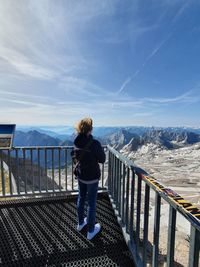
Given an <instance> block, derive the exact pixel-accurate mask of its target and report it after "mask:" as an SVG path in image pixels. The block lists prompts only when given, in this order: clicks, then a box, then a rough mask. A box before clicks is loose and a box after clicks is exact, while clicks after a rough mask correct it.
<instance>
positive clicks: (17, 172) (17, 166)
mask: <svg viewBox="0 0 200 267" xmlns="http://www.w3.org/2000/svg"><path fill="white" fill-rule="evenodd" d="M15 157H16V174H17V177H15V179H17V193H18V195H20V184H19V151H18V149H17V148H15Z"/></svg>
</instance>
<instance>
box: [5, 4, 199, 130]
mask: <svg viewBox="0 0 200 267" xmlns="http://www.w3.org/2000/svg"><path fill="white" fill-rule="evenodd" d="M198 2H199V1H197V0H196V1H195V0H194V1H193V0H191V1H189V0H173V1H172V0H162V1H161V0H147V1H144V0H135V1H134V0H132V1H131V0H130V1H129V0H123V1H122V0H121V1H118V0H98V1H96V0H90V1H87V0H82V1H79V0H77V1H73V0H71V1H70V0H56V1H55V0H49V1H48V0H43V1H39V0H33V1H29V0H18V1H13V0H6V1H4V0H0V113H1V122H2V123H16V124H23V125H73V124H74V123H75V122H76V121H77V120H79V119H80V118H82V117H86V116H90V117H92V118H93V119H94V123H95V125H98V126H99V125H112V126H113V125H116V126H117V125H148V126H152V125H153V126H182V125H185V126H200V121H199V118H200V108H199V105H200V16H199V13H200V4H199V3H198Z"/></svg>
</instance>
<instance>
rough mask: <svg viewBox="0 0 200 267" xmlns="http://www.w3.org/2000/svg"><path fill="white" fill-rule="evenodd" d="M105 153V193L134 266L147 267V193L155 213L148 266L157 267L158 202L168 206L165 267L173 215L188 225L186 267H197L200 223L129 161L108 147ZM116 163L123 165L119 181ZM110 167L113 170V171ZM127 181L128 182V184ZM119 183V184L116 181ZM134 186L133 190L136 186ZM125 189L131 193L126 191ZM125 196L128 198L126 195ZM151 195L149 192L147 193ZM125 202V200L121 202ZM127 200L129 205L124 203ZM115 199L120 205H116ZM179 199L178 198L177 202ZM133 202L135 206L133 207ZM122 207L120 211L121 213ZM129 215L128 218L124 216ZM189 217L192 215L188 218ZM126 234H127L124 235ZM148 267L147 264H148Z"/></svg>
mask: <svg viewBox="0 0 200 267" xmlns="http://www.w3.org/2000/svg"><path fill="white" fill-rule="evenodd" d="M108 151H109V166H110V168H109V173H108V178H109V180H110V182H109V183H108V192H109V196H110V198H111V201H112V205H113V208H114V210H115V214H116V216H117V218H118V222H119V223H120V225H121V227H122V230H123V234H124V237H125V239H126V241H127V243H128V246H129V249H130V251H131V252H132V255H133V258H134V261H135V264H136V266H139V267H140V266H143V267H144V266H147V243H148V228H149V197H150V189H151V191H153V192H154V193H155V213H154V230H153V244H152V252H151V254H152V256H151V266H153V267H158V256H159V233H160V209H161V199H163V200H165V201H166V202H167V203H168V204H169V208H170V210H169V224H168V241H167V245H168V246H167V248H168V251H167V266H168V267H172V266H174V251H175V238H176V232H175V229H176V215H177V212H179V213H180V214H181V215H182V216H184V217H185V218H186V219H187V220H188V221H189V223H190V224H191V233H190V251H189V262H188V266H189V267H198V266H199V249H200V221H199V220H198V218H195V217H194V218H193V217H192V216H188V211H187V210H185V209H184V208H183V207H181V206H180V205H178V203H176V202H175V201H174V200H173V199H172V198H171V197H169V196H168V195H167V194H166V193H165V191H164V190H162V188H163V189H164V186H160V188H159V187H158V186H157V185H156V184H158V183H155V182H154V183H152V182H151V179H147V178H150V177H149V176H148V174H147V173H146V172H145V171H144V170H142V169H141V168H139V167H138V166H136V165H134V163H133V162H132V161H130V160H129V159H127V158H126V157H124V156H123V155H122V154H120V153H119V152H118V151H116V150H115V149H113V148H112V147H110V146H108ZM116 160H117V162H120V163H121V164H122V165H123V169H122V177H123V178H122V179H121V178H119V177H120V176H119V174H118V169H117V168H116V167H115V164H116ZM113 166H114V167H113ZM129 178H131V180H130V183H129V182H128V181H129ZM119 179H120V181H118V180H119ZM118 182H119V183H120V188H122V196H118V195H117V194H118V193H119V191H118V190H115V185H116V184H118ZM142 184H144V186H145V191H144V220H143V221H144V226H143V228H144V230H143V238H142V237H141V229H140V225H141V216H142V214H141V204H142V202H141V199H142ZM136 185H137V186H136ZM129 186H130V187H131V190H129ZM127 192H129V195H127ZM151 193H152V192H151ZM179 197H180V196H179ZM124 198H125V199H124ZM129 198H130V199H131V202H130V203H129V200H128V199H129ZM116 199H118V200H119V202H120V203H117V202H116ZM181 199H182V198H181ZM135 202H136V203H135ZM121 207H122V209H121ZM128 214H129V215H128ZM190 215H192V214H190ZM127 230H128V231H127ZM148 263H150V262H148Z"/></svg>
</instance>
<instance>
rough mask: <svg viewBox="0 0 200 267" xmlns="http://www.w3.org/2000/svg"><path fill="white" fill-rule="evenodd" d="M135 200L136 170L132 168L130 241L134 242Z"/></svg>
mask: <svg viewBox="0 0 200 267" xmlns="http://www.w3.org/2000/svg"><path fill="white" fill-rule="evenodd" d="M134 202H135V171H134V169H133V168H132V169H131V207H130V242H131V244H132V243H133V234H134V230H133V227H134Z"/></svg>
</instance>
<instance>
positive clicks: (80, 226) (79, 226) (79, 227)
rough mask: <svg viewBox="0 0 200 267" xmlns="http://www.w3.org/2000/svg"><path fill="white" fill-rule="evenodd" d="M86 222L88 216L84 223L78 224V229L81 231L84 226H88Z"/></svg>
mask: <svg viewBox="0 0 200 267" xmlns="http://www.w3.org/2000/svg"><path fill="white" fill-rule="evenodd" d="M86 224H87V217H85V219H84V221H83V223H82V224H78V225H77V230H78V231H81V230H82V229H83V227H84V226H86Z"/></svg>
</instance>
